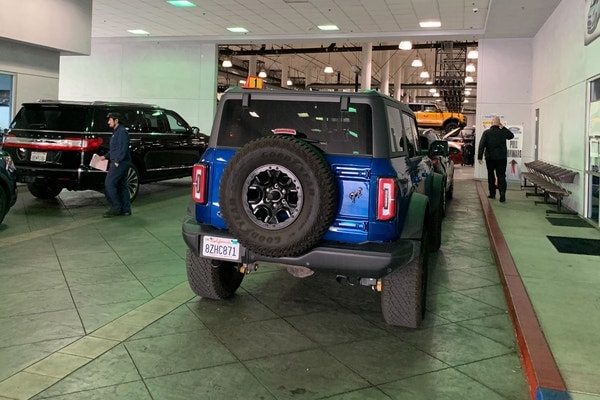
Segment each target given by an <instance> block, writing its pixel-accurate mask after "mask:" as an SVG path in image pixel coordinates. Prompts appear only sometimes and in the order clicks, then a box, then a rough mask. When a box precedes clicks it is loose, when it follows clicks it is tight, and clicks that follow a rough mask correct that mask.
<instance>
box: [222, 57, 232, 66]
mask: <svg viewBox="0 0 600 400" xmlns="http://www.w3.org/2000/svg"><path fill="white" fill-rule="evenodd" d="M221 65H222V66H223V67H224V68H231V67H233V63H232V62H231V60H230V59H229V58H226V59H224V60H223V64H221Z"/></svg>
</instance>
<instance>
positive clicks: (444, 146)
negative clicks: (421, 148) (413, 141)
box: [429, 140, 450, 157]
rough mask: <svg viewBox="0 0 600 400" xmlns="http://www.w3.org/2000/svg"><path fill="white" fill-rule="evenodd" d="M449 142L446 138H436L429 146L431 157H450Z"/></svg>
mask: <svg viewBox="0 0 600 400" xmlns="http://www.w3.org/2000/svg"><path fill="white" fill-rule="evenodd" d="M449 155H450V152H449V150H448V142H447V141H445V140H436V141H434V142H433V143H431V145H430V146H429V157H435V156H445V157H448V156H449Z"/></svg>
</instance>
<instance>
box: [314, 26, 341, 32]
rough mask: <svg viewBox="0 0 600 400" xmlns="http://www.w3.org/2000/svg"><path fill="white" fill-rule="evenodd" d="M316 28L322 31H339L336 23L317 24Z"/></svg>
mask: <svg viewBox="0 0 600 400" xmlns="http://www.w3.org/2000/svg"><path fill="white" fill-rule="evenodd" d="M318 28H319V29H320V30H322V31H339V30H340V28H338V27H337V25H319V26H318Z"/></svg>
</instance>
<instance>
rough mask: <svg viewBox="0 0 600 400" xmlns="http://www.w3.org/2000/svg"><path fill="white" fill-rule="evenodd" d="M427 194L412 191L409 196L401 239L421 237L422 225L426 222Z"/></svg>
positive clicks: (418, 238)
mask: <svg viewBox="0 0 600 400" xmlns="http://www.w3.org/2000/svg"><path fill="white" fill-rule="evenodd" d="M428 203H429V201H428V199H427V196H425V195H423V194H420V193H413V194H412V196H410V200H409V204H408V210H407V212H406V219H405V220H404V227H403V228H402V234H401V235H400V238H401V239H413V240H421V238H422V237H423V225H424V224H426V223H427V207H428Z"/></svg>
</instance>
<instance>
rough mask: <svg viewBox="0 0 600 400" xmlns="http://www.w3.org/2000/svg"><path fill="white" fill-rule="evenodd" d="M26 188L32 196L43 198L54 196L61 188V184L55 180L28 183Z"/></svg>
mask: <svg viewBox="0 0 600 400" xmlns="http://www.w3.org/2000/svg"><path fill="white" fill-rule="evenodd" d="M27 189H29V192H30V193H31V194H32V195H33V196H34V197H37V198H38V199H44V200H48V199H53V198H55V197H56V196H58V194H59V193H60V192H61V191H62V190H63V188H62V186H60V185H57V184H56V183H55V182H35V183H28V184H27Z"/></svg>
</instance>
